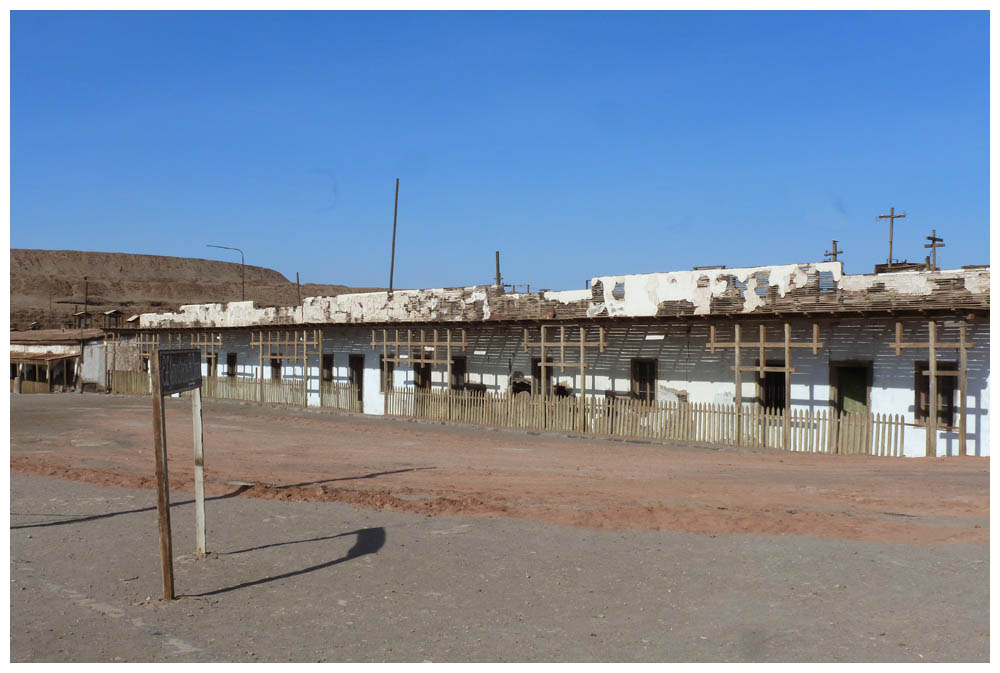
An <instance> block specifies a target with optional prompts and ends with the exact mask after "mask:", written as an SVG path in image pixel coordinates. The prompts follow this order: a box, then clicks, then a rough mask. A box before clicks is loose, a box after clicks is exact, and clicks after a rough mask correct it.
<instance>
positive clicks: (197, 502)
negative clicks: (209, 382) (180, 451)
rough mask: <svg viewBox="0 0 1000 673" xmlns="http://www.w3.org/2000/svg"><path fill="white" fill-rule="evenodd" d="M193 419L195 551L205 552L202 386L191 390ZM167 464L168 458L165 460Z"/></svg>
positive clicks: (202, 553)
mask: <svg viewBox="0 0 1000 673" xmlns="http://www.w3.org/2000/svg"><path fill="white" fill-rule="evenodd" d="M191 419H192V421H193V424H194V528H195V542H196V549H195V552H196V553H198V554H201V555H204V554H205V551H206V546H205V450H204V446H203V444H202V440H203V438H204V433H203V431H202V424H201V388H195V389H193V390H192V391H191ZM164 465H166V460H164Z"/></svg>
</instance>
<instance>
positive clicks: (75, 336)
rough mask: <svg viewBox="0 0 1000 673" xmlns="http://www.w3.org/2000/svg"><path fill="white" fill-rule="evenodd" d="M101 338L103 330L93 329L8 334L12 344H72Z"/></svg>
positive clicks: (43, 330) (40, 330) (44, 330)
mask: <svg viewBox="0 0 1000 673" xmlns="http://www.w3.org/2000/svg"><path fill="white" fill-rule="evenodd" d="M103 338H104V330H102V329H97V328H94V327H89V328H87V329H37V330H29V331H24V332H11V333H10V342H11V343H12V344H37V343H43V344H73V343H78V342H80V341H91V340H93V339H103Z"/></svg>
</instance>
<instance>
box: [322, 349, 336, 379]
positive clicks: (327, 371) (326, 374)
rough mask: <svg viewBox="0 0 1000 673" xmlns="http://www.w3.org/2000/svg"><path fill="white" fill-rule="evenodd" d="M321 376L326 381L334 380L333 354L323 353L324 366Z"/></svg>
mask: <svg viewBox="0 0 1000 673" xmlns="http://www.w3.org/2000/svg"><path fill="white" fill-rule="evenodd" d="M320 375H321V377H322V379H323V380H324V381H332V380H333V353H323V365H322V367H321V374H320Z"/></svg>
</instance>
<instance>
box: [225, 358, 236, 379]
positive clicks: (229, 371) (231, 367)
mask: <svg viewBox="0 0 1000 673" xmlns="http://www.w3.org/2000/svg"><path fill="white" fill-rule="evenodd" d="M226 376H233V377H235V376H236V353H226Z"/></svg>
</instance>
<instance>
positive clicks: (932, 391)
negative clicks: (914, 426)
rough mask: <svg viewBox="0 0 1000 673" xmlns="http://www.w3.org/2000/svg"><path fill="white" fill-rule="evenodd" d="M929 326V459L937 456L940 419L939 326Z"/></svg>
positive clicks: (927, 449) (927, 450)
mask: <svg viewBox="0 0 1000 673" xmlns="http://www.w3.org/2000/svg"><path fill="white" fill-rule="evenodd" d="M928 325H929V326H930V335H929V336H928V338H927V344H928V350H929V356H930V362H929V363H928V365H929V367H928V368H929V369H930V376H931V380H930V381H929V386H928V388H929V392H928V394H927V396H928V397H929V398H930V399H929V400H927V407H928V410H927V447H926V455H927V456H928V457H934V456H936V455H937V417H938V403H937V326H936V325H935V324H934V321H933V320H931V321H930V322H929V323H928Z"/></svg>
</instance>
